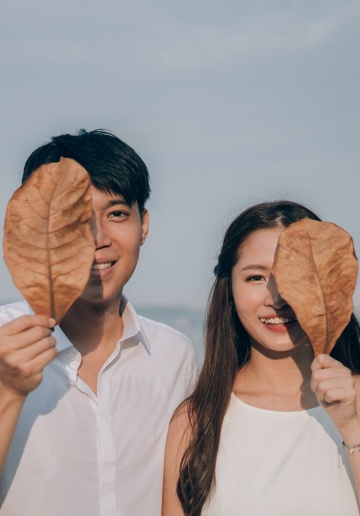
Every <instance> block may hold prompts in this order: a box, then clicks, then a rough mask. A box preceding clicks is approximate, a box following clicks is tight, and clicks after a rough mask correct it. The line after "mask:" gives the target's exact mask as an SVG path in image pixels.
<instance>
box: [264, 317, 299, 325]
mask: <svg viewBox="0 0 360 516" xmlns="http://www.w3.org/2000/svg"><path fill="white" fill-rule="evenodd" d="M260 321H261V322H262V323H265V324H288V323H289V322H293V321H296V319H294V318H293V317H271V318H270V319H265V318H260Z"/></svg>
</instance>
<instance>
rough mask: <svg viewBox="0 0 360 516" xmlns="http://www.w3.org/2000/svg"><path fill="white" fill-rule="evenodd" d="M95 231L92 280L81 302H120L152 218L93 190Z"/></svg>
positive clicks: (119, 198) (93, 223)
mask: <svg viewBox="0 0 360 516" xmlns="http://www.w3.org/2000/svg"><path fill="white" fill-rule="evenodd" d="M91 191H92V203H93V218H92V222H91V224H92V230H93V233H94V237H95V245H96V250H95V259H94V262H93V265H92V268H91V274H90V279H89V281H88V284H87V286H86V288H85V290H84V292H83V293H82V295H81V297H80V299H82V300H84V301H85V300H86V301H91V302H109V301H110V302H111V301H112V300H119V299H120V297H121V293H122V289H123V287H124V285H125V284H126V283H127V282H128V280H129V279H130V277H131V275H132V273H133V272H134V270H135V267H136V264H137V261H138V258H139V251H140V246H141V245H142V244H143V243H144V241H145V239H146V236H147V233H148V229H149V216H148V212H147V210H144V211H143V213H142V216H141V214H140V212H139V207H138V204H137V203H135V204H133V205H132V206H128V205H127V204H126V202H125V200H124V198H123V197H122V196H121V195H118V194H113V193H111V194H107V193H104V192H100V191H99V190H96V188H94V187H93V186H92V187H91Z"/></svg>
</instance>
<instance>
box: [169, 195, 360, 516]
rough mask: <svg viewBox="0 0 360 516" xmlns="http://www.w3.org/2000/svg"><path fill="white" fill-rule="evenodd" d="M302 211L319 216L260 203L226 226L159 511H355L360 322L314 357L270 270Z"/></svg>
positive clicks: (359, 468)
mask: <svg viewBox="0 0 360 516" xmlns="http://www.w3.org/2000/svg"><path fill="white" fill-rule="evenodd" d="M305 217H308V218H311V219H315V220H319V218H318V217H317V216H316V215H315V214H314V213H313V212H311V211H310V210H308V209H307V208H305V207H303V206H301V205H299V204H296V203H293V202H289V201H280V202H272V203H263V204H258V205H255V206H253V207H251V208H249V209H247V210H246V211H245V212H243V213H242V214H240V215H239V216H238V217H237V218H236V219H235V220H234V221H233V222H232V224H231V225H230V226H229V228H228V230H227V231H226V234H225V238H224V243H223V246H222V250H221V253H220V256H219V259H218V264H217V266H216V267H215V275H216V279H215V282H214V285H213V288H212V291H211V294H210V300H209V305H208V312H207V319H206V331H205V346H206V350H205V360H204V365H203V369H202V371H201V374H200V377H199V380H198V383H197V385H196V388H195V390H194V392H193V394H192V395H191V396H190V397H189V398H188V399H187V400H186V401H185V402H184V404H183V405H182V406H181V407H180V408H179V409H178V410H177V411H176V413H175V415H174V417H173V419H172V422H171V425H170V429H169V434H168V441H167V448H166V457H165V473H164V494H163V513H162V514H163V516H177V515H184V514H185V515H188V516H198V515H200V514H201V515H203V516H205V515H206V516H232V515H238V514H243V515H246V516H255V515H256V516H258V515H259V516H260V515H261V516H323V515H326V516H332V515H334V516H335V515H336V516H339V514H341V515H344V516H345V515H346V516H353V515H357V514H359V512H358V511H359V509H358V505H357V501H356V489H355V485H356V486H357V488H358V490H359V486H360V453H357V452H358V451H360V444H359V443H360V421H359V418H358V414H360V402H358V407H356V400H359V398H360V396H359V395H358V396H357V397H356V390H357V386H358V382H357V378H354V375H356V374H358V373H359V372H360V328H359V324H358V322H357V321H356V318H355V316H354V315H352V317H351V320H350V322H349V324H348V326H347V327H346V329H345V330H344V332H343V333H342V335H341V337H340V338H339V340H338V342H337V343H336V345H335V347H334V349H333V351H332V353H331V356H327V355H319V356H318V357H317V358H315V359H314V353H313V349H312V347H311V344H310V342H309V339H308V338H307V335H306V334H305V332H304V331H303V330H302V329H301V327H300V325H299V324H298V322H297V320H296V316H295V313H294V312H293V310H292V309H291V307H290V306H289V305H288V304H287V303H286V301H285V300H284V299H282V298H281V296H280V295H279V293H278V291H277V288H276V283H275V282H274V278H273V277H272V276H271V275H270V270H271V268H272V265H273V260H274V254H275V249H276V246H277V242H278V237H279V234H280V233H281V232H282V231H283V230H284V228H285V227H287V226H289V225H290V224H292V223H293V222H296V221H298V220H301V219H303V218H305ZM342 441H344V443H346V446H347V448H344V447H343V446H342ZM354 445H355V446H354ZM357 445H358V446H357ZM354 452H355V453H354ZM353 482H354V483H355V485H353Z"/></svg>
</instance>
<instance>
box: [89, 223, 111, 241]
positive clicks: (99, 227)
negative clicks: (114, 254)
mask: <svg viewBox="0 0 360 516" xmlns="http://www.w3.org/2000/svg"><path fill="white" fill-rule="evenodd" d="M90 227H91V231H92V233H93V235H94V241H95V246H96V249H101V248H102V247H108V246H109V245H111V238H110V236H109V234H108V231H107V230H106V224H105V223H104V222H103V221H101V219H99V218H98V217H96V216H95V215H93V217H92V219H91V221H90Z"/></svg>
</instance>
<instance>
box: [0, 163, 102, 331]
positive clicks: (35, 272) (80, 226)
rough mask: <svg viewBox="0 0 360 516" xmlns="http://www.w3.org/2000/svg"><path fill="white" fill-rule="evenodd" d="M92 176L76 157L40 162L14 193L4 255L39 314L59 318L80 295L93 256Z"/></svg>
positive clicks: (6, 224)
mask: <svg viewBox="0 0 360 516" xmlns="http://www.w3.org/2000/svg"><path fill="white" fill-rule="evenodd" d="M90 184H91V183H90V178H89V175H88V173H87V172H86V170H85V169H84V168H83V167H82V166H81V165H79V164H78V163H77V162H76V161H74V160H72V159H69V158H61V160H60V162H58V163H50V164H47V165H42V166H41V167H40V168H39V169H38V170H36V171H35V172H34V173H33V174H32V175H31V176H30V178H29V179H28V180H27V181H26V182H25V183H24V184H23V185H22V186H21V187H20V188H19V189H18V190H16V192H15V193H14V195H13V196H12V198H11V200H10V201H9V203H8V206H7V211H6V218H5V228H4V242H3V247H4V259H5V262H6V265H7V266H8V269H9V270H10V273H11V274H12V277H13V280H14V283H15V285H16V287H17V288H18V289H19V290H20V292H21V293H22V295H23V296H24V298H25V299H26V300H27V301H28V303H29V304H30V306H31V307H32V309H33V310H34V312H35V313H36V314H44V315H48V316H51V317H53V318H54V319H55V320H56V321H57V322H58V323H59V322H60V321H61V319H62V318H63V316H64V315H65V313H66V312H67V310H68V309H69V308H70V306H71V305H72V304H73V302H74V301H75V300H76V299H77V298H78V297H79V296H80V295H81V293H82V292H83V290H84V288H85V285H86V283H87V281H88V279H89V275H90V270H91V264H92V262H93V259H94V250H95V246H94V238H93V235H92V232H91V229H90V219H91V216H92V206H91V201H92V198H91V191H90Z"/></svg>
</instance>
